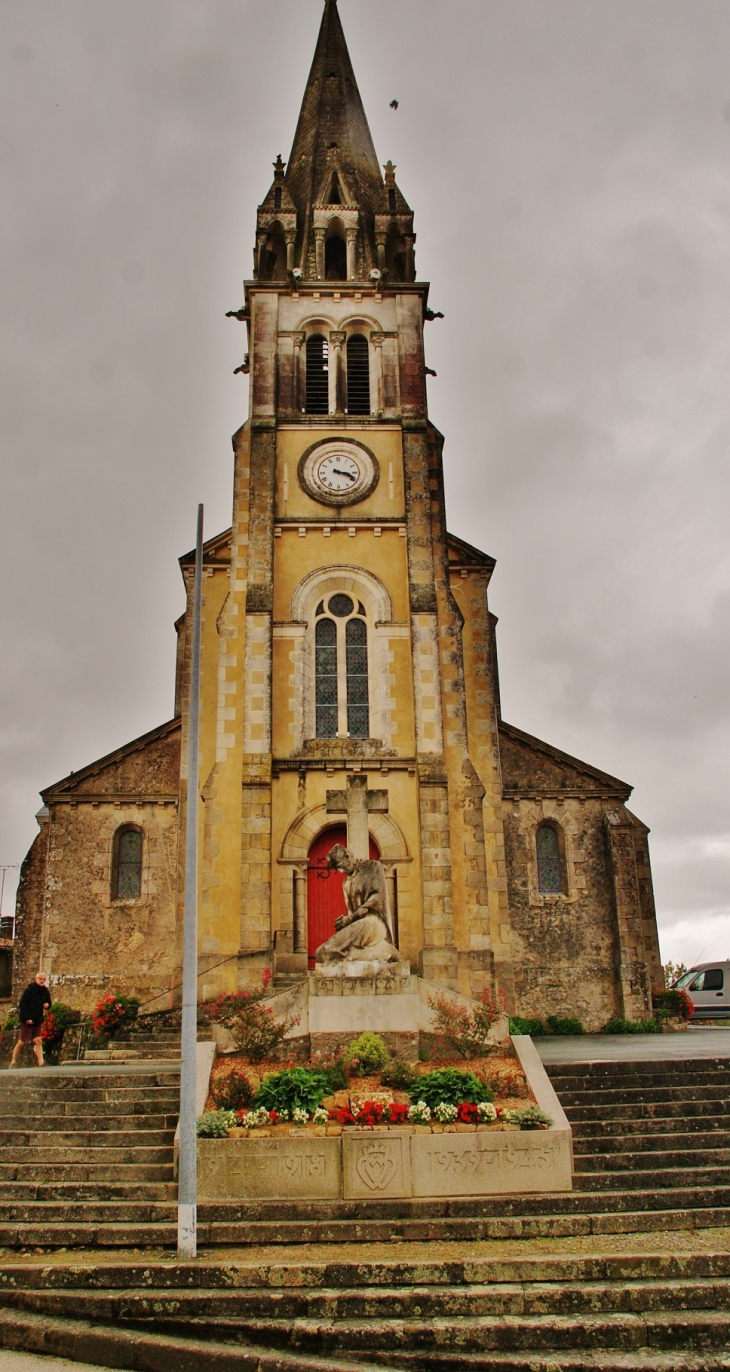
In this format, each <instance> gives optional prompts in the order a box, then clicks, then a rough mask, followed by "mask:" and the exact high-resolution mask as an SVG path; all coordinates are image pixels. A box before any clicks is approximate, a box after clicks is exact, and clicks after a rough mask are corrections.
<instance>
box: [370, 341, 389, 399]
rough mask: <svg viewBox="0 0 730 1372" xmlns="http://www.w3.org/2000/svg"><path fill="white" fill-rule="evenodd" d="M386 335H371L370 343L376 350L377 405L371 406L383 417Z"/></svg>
mask: <svg viewBox="0 0 730 1372" xmlns="http://www.w3.org/2000/svg"><path fill="white" fill-rule="evenodd" d="M384 338H385V334H384V333H371V335H370V342H371V343H372V345H373V347H374V348H375V404H374V405H372V406H371V408H372V410H373V411H374V413H375V414H378V415H382V413H383V410H384V409H385V401H384V399H383V389H384V388H383V339H384Z"/></svg>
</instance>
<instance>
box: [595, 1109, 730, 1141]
mask: <svg viewBox="0 0 730 1372" xmlns="http://www.w3.org/2000/svg"><path fill="white" fill-rule="evenodd" d="M571 1127H572V1130H573V1146H574V1147H575V1144H576V1142H577V1141H582V1140H583V1139H592V1138H597V1139H603V1138H606V1139H607V1138H610V1139H614V1138H616V1139H624V1138H625V1139H629V1140H630V1139H632V1138H633V1137H635V1135H637V1134H639V1135H641V1137H642V1138H649V1137H651V1136H652V1135H655V1134H656V1135H661V1134H675V1135H677V1136H680V1135H682V1136H686V1135H689V1134H703V1133H705V1134H708V1137H709V1134H710V1133H712V1134H713V1135H715V1134H720V1133H723V1132H724V1133H726V1132H727V1128H728V1118H727V1115H672V1116H668V1117H666V1118H662V1117H661V1116H649V1117H648V1118H646V1119H641V1120H637V1119H627V1120H614V1119H609V1120H606V1119H593V1120H581V1121H571Z"/></svg>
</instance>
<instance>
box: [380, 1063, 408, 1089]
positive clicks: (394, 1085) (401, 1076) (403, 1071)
mask: <svg viewBox="0 0 730 1372" xmlns="http://www.w3.org/2000/svg"><path fill="white" fill-rule="evenodd" d="M380 1080H381V1082H382V1084H383V1086H389V1087H390V1089H391V1091H410V1089H411V1087H412V1086H413V1083H414V1082H415V1081H416V1080H417V1078H416V1073H415V1072H414V1070H413V1068H412V1067H411V1065H410V1063H408V1062H404V1061H403V1059H402V1058H393V1061H392V1062H389V1063H388V1066H387V1067H386V1069H385V1071H384V1072H382V1073H381V1076H380Z"/></svg>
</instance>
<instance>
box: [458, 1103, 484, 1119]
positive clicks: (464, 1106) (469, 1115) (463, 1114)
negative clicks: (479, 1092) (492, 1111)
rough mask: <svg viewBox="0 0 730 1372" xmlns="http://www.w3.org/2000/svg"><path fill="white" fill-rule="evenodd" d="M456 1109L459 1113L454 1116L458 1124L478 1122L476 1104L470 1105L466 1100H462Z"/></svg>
mask: <svg viewBox="0 0 730 1372" xmlns="http://www.w3.org/2000/svg"><path fill="white" fill-rule="evenodd" d="M458 1111H459V1113H458V1115H457V1117H456V1118H457V1119H458V1121H459V1123H460V1124H478V1123H479V1109H478V1107H477V1106H476V1105H470V1104H469V1102H468V1101H465V1100H463V1101H462V1102H461V1105H459V1106H458Z"/></svg>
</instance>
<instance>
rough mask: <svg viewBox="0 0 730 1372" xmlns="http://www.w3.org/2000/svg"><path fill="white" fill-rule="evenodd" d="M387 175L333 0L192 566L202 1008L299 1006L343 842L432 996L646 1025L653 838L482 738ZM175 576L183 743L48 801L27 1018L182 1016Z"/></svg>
mask: <svg viewBox="0 0 730 1372" xmlns="http://www.w3.org/2000/svg"><path fill="white" fill-rule="evenodd" d="M395 172H396V169H395V167H394V166H393V165H392V163H390V162H387V163H386V164H385V166H384V167H381V164H380V163H379V161H378V158H377V156H376V153H375V149H374V147H373V142H372V138H371V135H370V130H369V127H368V122H367V118H366V114H365V110H364V108H363V105H362V101H361V98H360V94H359V91H358V87H357V82H356V80H355V74H354V71H353V68H352V65H351V62H350V57H349V54H348V50H347V46H346V42H345V37H344V33H343V29H342V25H341V20H340V16H339V13H338V9H337V2H336V0H325V7H324V14H323V17H322V23H321V28H320V32H319V37H318V40H317V45H316V50H315V54H314V60H313V63H312V68H311V72H310V75H309V79H308V82H307V86H306V90H305V92H304V99H303V102H302V107H301V113H300V116H299V122H298V124H297V128H296V132H295V135H294V142H293V146H292V149H291V153H290V156H289V161H288V163H286V164H285V163H284V162H283V161H282V160H281V158H280V157H277V159H276V162H275V163H274V179H273V182H272V184H271V186H270V188H269V190H268V192H267V194H266V196H265V197H264V199H263V201H262V203H261V205H260V206H259V208H258V211H257V216H256V237H255V247H254V258H253V273H252V277H251V279H250V280H247V281H246V282H245V284H244V292H245V295H244V303H243V305H242V306H241V308H240V309H237V310H235V311H233V312H232V313H233V315H234V317H235V320H236V321H240V323H243V324H245V326H246V328H247V331H248V351H247V352H246V354H245V358H244V362H243V364H242V367H241V368H239V369H238V370H239V371H244V372H247V373H250V402H249V414H248V418H247V419H246V421H245V423H243V424H242V426H241V428H240V429H239V431H238V432H237V433H236V434H235V435H234V438H233V447H234V455H235V470H234V484H233V507H232V521H231V527H230V528H229V529H226V530H224V531H223V532H222V533H219V534H216V535H215V536H214V537H211V538H209V539H208V540H207V542H206V543H205V547H204V573H203V575H204V580H203V629H202V635H203V641H202V686H201V716H200V722H201V740H200V748H201V768H200V796H201V801H202V804H201V806H200V811H201V822H200V852H201V863H200V888H199V918H198V931H199V968H200V977H199V987H200V998H201V1000H210V999H211V998H213V997H214V996H216V995H217V994H219V993H220V992H222V991H233V990H236V989H244V988H246V987H250V986H254V985H260V983H261V977H262V973H264V971H265V969H270V970H271V973H272V974H273V979H274V986H275V987H277V988H281V987H288V986H295V985H297V984H298V983H300V982H304V981H306V979H307V976H308V973H309V970H310V969H311V967H312V966H313V961H314V958H313V955H314V950H315V949H316V948H317V947H318V946H319V945H320V944H321V943H322V942H323V940H325V939H327V938H328V937H329V935H331V933H332V931H333V928H334V920H335V919H336V918H337V916H338V915H340V914H341V913H342V910H343V908H344V907H343V905H342V884H341V875H340V874H337V873H330V872H328V870H327V868H326V865H325V858H326V854H327V852H328V851H329V850H330V849H331V847H332V845H333V844H335V843H337V842H342V843H343V844H347V845H348V846H349V847H350V849H351V851H352V852H353V853H354V854H355V856H361V857H365V858H366V857H368V856H371V857H377V858H379V860H380V862H381V863H382V865H383V869H384V873H385V880H386V885H387V897H388V905H389V910H390V917H391V922H392V928H393V937H394V940H395V943H396V945H397V948H398V950H399V952H400V956H401V958H402V959H403V960H404V961H405V962H408V963H410V966H411V969H412V971H413V972H414V973H416V974H417V975H418V976H419V977H422V978H424V979H425V980H426V981H427V982H428V983H431V984H437V985H441V986H443V987H444V988H445V989H450V990H452V991H458V992H460V993H461V994H462V995H464V996H468V997H478V996H479V995H480V993H481V991H482V989H483V988H485V987H487V988H490V989H491V990H492V991H499V992H502V993H503V995H504V998H505V1003H506V1006H507V1008H508V1010H509V1011H510V1013H513V1014H520V1015H525V1016H540V1017H544V1016H546V1015H548V1014H557V1015H576V1016H578V1017H579V1018H580V1019H581V1020H582V1021H583V1023H584V1024H585V1026H586V1028H587V1029H593V1030H595V1029H599V1028H600V1027H601V1026H602V1025H603V1024H605V1022H606V1021H607V1020H608V1019H610V1018H611V1017H613V1016H616V1015H620V1016H625V1017H627V1018H630V1019H642V1018H645V1017H647V1016H648V1015H649V1014H650V1013H651V992H652V990H657V989H659V988H660V987H661V986H662V974H661V966H660V957H659V944H658V937H657V927H656V917H655V910H654V900H653V892H652V879H651V869H650V863H649V849H648V838H647V836H648V830H647V828H646V826H645V825H644V824H642V823H641V821H640V820H638V819H637V818H636V817H635V816H634V815H633V814H632V813H631V811H630V810H628V809H627V807H626V803H627V801H628V799H629V796H630V792H631V787H630V786H629V785H627V784H626V783H625V782H623V781H620V780H618V779H617V778H615V777H612V776H609V775H608V774H606V773H605V772H602V771H600V770H598V769H597V768H595V767H592V766H590V765H589V764H588V763H585V762H581V761H579V760H578V759H576V758H573V757H570V756H568V755H567V754H565V753H563V752H561V750H560V749H559V748H556V747H554V746H552V745H551V744H549V743H545V742H542V741H541V740H540V739H537V738H533V737H532V736H530V735H529V734H527V733H525V732H523V731H522V730H521V729H519V728H517V727H515V726H514V725H512V724H508V723H506V722H505V721H504V720H503V718H502V712H501V705H500V695H499V677H498V669H497V649H496V638H495V624H496V621H495V617H494V615H493V614H492V613H491V612H490V609H489V583H490V578H491V576H492V573H493V571H494V560H493V559H492V558H491V557H489V555H488V554H487V553H485V552H482V551H481V550H480V549H477V548H474V547H471V546H470V545H469V544H467V543H465V542H463V541H462V540H461V539H460V538H458V537H456V536H455V535H453V534H451V533H449V532H448V530H447V524H446V509H445V501H444V483H443V459H442V450H443V438H442V436H441V434H439V433H438V431H437V430H436V429H435V427H434V426H433V424H432V423H431V422H430V420H429V417H428V409H427V400H426V376H427V373H428V368H427V366H426V359H425V350H424V348H425V344H424V335H425V333H426V332H427V328H428V327H429V326H431V324H432V322H433V320H434V318H435V315H434V312H433V311H432V309H430V308H429V302H428V296H429V286H428V283H426V282H423V281H421V280H419V278H418V273H417V266H416V249H415V245H416V235H415V232H414V215H413V211H412V209H411V207H410V205H409V203H408V201H407V200H406V198H405V195H404V193H403V191H402V190H401V188H400V185H399V183H398V182H397V181H396V175H395ZM234 327H237V324H236V325H234ZM434 327H438V325H434ZM180 566H181V572H182V578H183V582H184V586H185V591H186V596H187V608H186V610H185V612H184V613H183V614H182V616H181V618H180V619H179V620H178V622H177V625H176V628H177V634H178V651H177V668H176V688H175V713H174V717H173V718H172V719H170V720H168V721H167V722H165V723H163V724H161V725H159V727H157V728H155V729H152V730H151V731H150V732H149V733H147V734H145V735H144V736H143V737H142V738H137V739H135V740H133V741H132V742H131V743H127V744H125V745H123V746H122V747H120V748H118V749H117V750H116V751H115V752H113V753H111V754H109V755H108V756H107V757H104V758H101V759H99V760H98V761H96V762H92V763H91V764H89V765H87V766H84V767H81V768H80V769H79V770H78V771H75V772H73V773H72V774H71V775H70V776H68V777H65V778H64V779H63V780H61V781H58V782H56V783H55V784H54V785H51V786H49V787H48V788H47V789H46V790H44V791H43V793H42V800H43V805H42V808H41V810H40V811H39V814H38V821H39V833H38V835H37V837H36V839H35V842H34V843H33V846H32V848H31V849H30V851H29V853H28V855H27V857H26V859H25V862H24V864H23V869H22V875H21V882H20V887H19V892H18V904H17V921H16V941H15V946H14V950H13V952H14V994H15V995H16V996H17V995H18V994H19V992H20V990H22V988H23V986H24V985H25V984H26V982H27V981H28V980H29V979H30V977H32V975H33V974H34V973H35V971H36V970H37V969H38V967H39V966H42V967H43V968H44V969H46V970H48V972H49V973H50V976H51V984H52V994H53V996H54V999H60V1000H64V1001H66V1002H68V1003H70V1004H72V1005H78V1006H81V1007H85V1008H88V1007H89V1006H90V1005H92V1004H94V1002H95V1001H96V1000H97V999H98V998H99V996H100V995H101V994H103V993H104V992H105V991H106V990H108V989H110V988H115V989H119V990H120V991H123V992H126V993H128V994H135V995H137V996H139V998H140V999H141V1000H142V1001H143V1002H144V1003H145V1004H147V1005H149V1008H150V1009H162V1008H164V1007H165V1006H166V1005H169V1004H172V1003H174V1002H175V1000H176V997H177V996H178V987H179V983H180V980H181V961H182V902H183V875H184V872H183V860H184V851H183V835H184V831H185V811H186V801H187V793H188V780H189V779H188V777H187V775H186V770H185V759H186V757H187V733H188V695H189V665H190V642H191V621H192V608H191V607H192V582H193V566H194V555H193V554H192V553H187V554H185V555H184V556H183V557H182V558H181V559H180Z"/></svg>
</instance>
